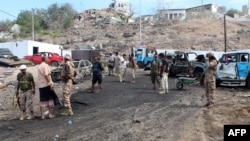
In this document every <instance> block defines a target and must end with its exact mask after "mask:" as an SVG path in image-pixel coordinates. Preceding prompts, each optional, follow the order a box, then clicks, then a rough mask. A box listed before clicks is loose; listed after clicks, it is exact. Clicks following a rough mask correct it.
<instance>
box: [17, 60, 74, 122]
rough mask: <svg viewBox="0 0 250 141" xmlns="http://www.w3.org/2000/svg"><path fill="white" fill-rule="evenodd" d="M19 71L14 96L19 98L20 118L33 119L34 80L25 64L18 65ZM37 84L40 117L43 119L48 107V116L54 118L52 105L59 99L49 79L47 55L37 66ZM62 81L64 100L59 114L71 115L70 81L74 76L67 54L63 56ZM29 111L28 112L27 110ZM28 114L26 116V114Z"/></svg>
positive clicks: (72, 66)
mask: <svg viewBox="0 0 250 141" xmlns="http://www.w3.org/2000/svg"><path fill="white" fill-rule="evenodd" d="M19 69H20V71H21V72H20V73H18V74H17V80H18V85H17V89H16V97H18V99H19V103H20V110H21V116H20V118H19V119H20V120H25V119H29V120H31V119H34V109H33V98H32V97H33V95H34V94H35V93H36V91H35V90H36V86H35V84H36V83H35V80H34V77H33V75H32V73H30V72H27V71H26V69H27V67H26V65H21V66H20V67H19ZM37 73H38V78H37V84H38V88H39V99H40V103H39V106H40V114H41V119H42V120H43V119H45V114H44V113H45V112H44V111H45V108H48V110H49V113H48V118H54V117H55V116H54V114H53V107H54V104H55V101H59V100H58V97H57V95H56V93H55V91H54V84H53V82H52V79H51V72H50V68H49V65H48V58H47V56H43V57H42V63H41V64H40V65H38V67H37ZM61 75H62V81H63V82H64V85H63V99H64V100H63V101H64V112H62V113H61V115H65V116H72V115H73V111H72V108H71V104H70V97H71V94H72V81H73V78H74V65H73V63H72V62H71V57H70V56H69V55H65V56H64V65H63V69H62V73H61ZM28 111H29V112H28ZM26 114H28V116H27V115H26Z"/></svg>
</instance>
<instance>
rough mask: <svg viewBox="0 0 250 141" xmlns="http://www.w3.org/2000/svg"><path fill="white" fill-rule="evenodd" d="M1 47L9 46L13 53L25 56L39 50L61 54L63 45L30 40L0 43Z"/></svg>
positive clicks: (20, 56)
mask: <svg viewBox="0 0 250 141" xmlns="http://www.w3.org/2000/svg"><path fill="white" fill-rule="evenodd" d="M0 48H8V49H9V50H10V51H11V52H12V54H13V55H14V56H17V57H18V58H23V57H24V56H26V55H33V54H36V53H38V52H54V53H58V54H59V55H61V54H62V52H61V51H62V50H61V49H62V46H60V45H53V44H48V43H42V42H36V41H29V40H24V41H16V42H6V43H0Z"/></svg>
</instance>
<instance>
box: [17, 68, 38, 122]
mask: <svg viewBox="0 0 250 141" xmlns="http://www.w3.org/2000/svg"><path fill="white" fill-rule="evenodd" d="M26 68H27V67H26V65H21V66H20V68H19V69H20V71H21V72H20V73H18V74H17V81H18V85H17V90H16V96H17V97H19V102H20V110H21V112H22V113H21V116H20V118H19V120H24V119H25V118H26V104H27V109H28V110H29V111H30V114H29V116H28V117H27V119H34V109H33V95H34V94H35V93H36V91H35V90H36V88H35V82H34V78H33V75H32V74H31V73H29V72H26ZM19 89H20V90H21V91H20V94H19Z"/></svg>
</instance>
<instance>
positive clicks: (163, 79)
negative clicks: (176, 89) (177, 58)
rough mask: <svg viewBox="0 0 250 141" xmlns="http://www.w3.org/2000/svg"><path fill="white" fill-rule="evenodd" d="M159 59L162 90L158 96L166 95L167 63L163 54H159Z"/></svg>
mask: <svg viewBox="0 0 250 141" xmlns="http://www.w3.org/2000/svg"><path fill="white" fill-rule="evenodd" d="M159 57H160V59H161V64H162V65H161V70H160V76H161V88H162V90H161V91H160V92H159V93H160V94H168V62H167V57H166V55H164V54H163V53H160V54H159Z"/></svg>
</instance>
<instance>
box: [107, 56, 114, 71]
mask: <svg viewBox="0 0 250 141" xmlns="http://www.w3.org/2000/svg"><path fill="white" fill-rule="evenodd" d="M114 65H115V57H114V56H113V54H112V53H110V54H109V58H108V70H109V75H113V74H114Z"/></svg>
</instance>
